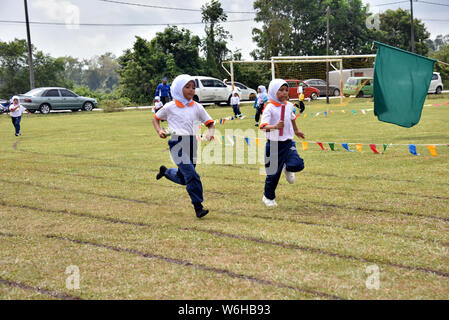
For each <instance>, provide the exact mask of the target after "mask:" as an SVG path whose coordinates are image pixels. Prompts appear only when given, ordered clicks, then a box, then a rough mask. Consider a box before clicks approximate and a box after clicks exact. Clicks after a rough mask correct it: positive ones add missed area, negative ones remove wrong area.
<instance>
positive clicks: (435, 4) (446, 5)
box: [417, 0, 449, 7]
mask: <svg viewBox="0 0 449 320" xmlns="http://www.w3.org/2000/svg"><path fill="white" fill-rule="evenodd" d="M417 3H425V4H431V5H434V6H443V7H449V4H444V3H436V2H430V1H421V0H419V1H417Z"/></svg>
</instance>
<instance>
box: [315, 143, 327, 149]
mask: <svg viewBox="0 0 449 320" xmlns="http://www.w3.org/2000/svg"><path fill="white" fill-rule="evenodd" d="M317 144H318V145H319V146H320V148H321V150H326V149H324V146H323V143H321V142H317Z"/></svg>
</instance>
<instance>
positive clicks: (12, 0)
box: [0, 0, 449, 59]
mask: <svg viewBox="0 0 449 320" xmlns="http://www.w3.org/2000/svg"><path fill="white" fill-rule="evenodd" d="M116 1H121V2H128V3H140V4H146V5H152V6H165V7H167V6H169V7H172V8H185V9H194V10H199V9H200V8H201V6H202V5H203V4H205V3H206V2H208V1H207V0H190V1H184V0H170V1H164V0H116ZM398 1H399V0H363V2H364V3H369V4H370V6H371V11H372V12H373V13H380V12H382V11H385V10H387V9H396V8H398V7H401V8H404V9H408V8H409V6H410V4H409V3H408V2H404V3H400V4H392V5H386V6H384V5H382V4H385V3H392V2H398ZM221 2H222V5H223V8H224V9H225V10H226V11H228V12H236V13H229V14H228V20H252V18H253V17H254V15H253V14H247V13H242V12H248V11H253V7H252V3H253V2H252V1H248V0H222V1H221ZM429 2H437V3H442V4H446V5H447V4H448V1H447V0H432V1H429ZM379 5H381V6H379ZM0 9H1V12H2V13H3V14H2V15H1V16H2V17H1V18H0V20H2V21H4V20H10V21H24V5H23V1H17V0H0ZM414 9H415V10H414V11H415V16H416V17H417V18H419V19H423V21H424V22H425V24H426V26H427V29H428V30H429V31H430V32H431V34H432V38H435V37H436V36H437V35H438V34H449V18H448V17H449V6H436V5H430V4H424V3H420V2H415V3H414ZM28 10H29V15H30V21H40V22H59V23H62V24H63V25H62V26H46V25H32V27H31V39H32V42H33V44H34V45H35V46H36V47H37V48H38V49H39V50H42V51H44V52H46V53H50V54H51V55H52V56H55V57H57V56H69V55H70V56H74V57H78V58H90V57H92V56H94V55H99V54H102V53H105V52H107V51H109V52H112V53H114V54H115V55H117V56H118V55H120V54H121V53H122V52H123V50H124V49H127V48H130V47H132V45H133V43H134V39H135V38H134V37H135V36H136V35H138V36H140V37H143V38H146V39H151V38H153V37H154V35H155V34H156V32H159V31H162V30H163V29H164V28H165V26H144V27H136V26H126V27H125V26H122V27H107V26H102V27H98V26H96V27H89V26H80V27H79V28H77V27H73V26H71V25H69V26H65V25H64V24H66V23H67V22H69V23H76V22H77V21H80V22H81V23H100V24H117V23H121V24H130V23H131V24H132V23H134V24H139V23H143V24H171V25H173V24H176V23H180V22H185V23H192V22H200V21H201V13H200V12H199V11H181V10H168V9H157V8H146V7H138V6H130V5H120V4H114V3H110V2H105V1H102V0H28ZM4 13H7V14H4ZM429 19H430V20H429ZM432 19H434V20H435V19H443V20H446V21H431V20H432ZM223 26H224V28H225V29H226V30H228V31H229V32H230V33H231V34H232V36H233V41H232V42H231V43H230V49H231V50H236V49H241V51H242V53H243V55H244V58H245V59H249V52H251V51H252V50H254V49H255V48H256V46H255V44H254V43H253V42H252V36H251V30H252V28H254V27H256V26H257V24H256V23H254V22H253V21H241V22H229V23H225V24H223ZM183 27H185V28H187V29H189V30H191V31H192V33H194V34H197V35H199V36H201V37H203V36H204V26H203V25H201V24H192V25H185V26H183ZM14 38H21V39H25V38H26V29H25V25H24V24H13V23H5V22H0V40H1V41H10V40H13V39H14Z"/></svg>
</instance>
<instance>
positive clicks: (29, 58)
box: [23, 0, 35, 89]
mask: <svg viewBox="0 0 449 320" xmlns="http://www.w3.org/2000/svg"><path fill="white" fill-rule="evenodd" d="M23 2H24V5H25V20H26V25H27V41H28V64H29V66H30V89H34V88H35V86H34V66H33V49H32V44H31V33H30V21H29V18H28V5H27V0H23Z"/></svg>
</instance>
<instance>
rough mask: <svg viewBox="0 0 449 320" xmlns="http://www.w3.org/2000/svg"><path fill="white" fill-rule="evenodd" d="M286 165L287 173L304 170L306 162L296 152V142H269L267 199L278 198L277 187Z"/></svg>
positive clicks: (266, 163) (266, 147)
mask: <svg viewBox="0 0 449 320" xmlns="http://www.w3.org/2000/svg"><path fill="white" fill-rule="evenodd" d="M276 149H277V150H276ZM276 151H277V152H276ZM284 164H285V165H286V169H287V171H290V172H299V171H302V170H303V169H304V160H303V159H301V157H300V156H299V154H298V151H297V150H296V142H294V141H292V140H287V141H270V140H268V141H267V144H266V146H265V169H266V172H267V178H266V180H265V192H264V195H265V197H266V198H267V199H270V200H274V198H276V187H277V186H278V183H279V178H280V177H281V174H282V169H283V167H284Z"/></svg>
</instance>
